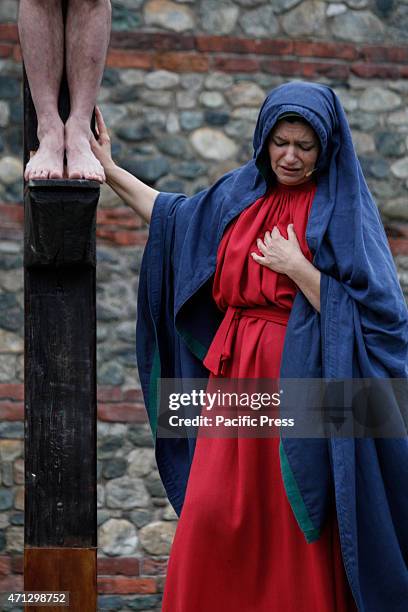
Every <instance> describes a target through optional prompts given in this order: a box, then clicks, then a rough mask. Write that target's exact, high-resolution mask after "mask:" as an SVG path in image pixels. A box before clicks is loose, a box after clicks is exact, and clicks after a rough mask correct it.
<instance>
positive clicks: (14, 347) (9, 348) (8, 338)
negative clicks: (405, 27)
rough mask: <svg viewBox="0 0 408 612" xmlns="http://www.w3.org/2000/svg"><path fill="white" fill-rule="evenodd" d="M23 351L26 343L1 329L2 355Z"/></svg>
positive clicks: (0, 347) (0, 346) (0, 343)
mask: <svg viewBox="0 0 408 612" xmlns="http://www.w3.org/2000/svg"><path fill="white" fill-rule="evenodd" d="M23 350H24V342H23V339H22V338H20V336H18V335H17V334H14V333H12V332H8V331H6V330H5V329H0V353H22V352H23ZM0 444H1V443H0ZM0 456H1V447H0Z"/></svg>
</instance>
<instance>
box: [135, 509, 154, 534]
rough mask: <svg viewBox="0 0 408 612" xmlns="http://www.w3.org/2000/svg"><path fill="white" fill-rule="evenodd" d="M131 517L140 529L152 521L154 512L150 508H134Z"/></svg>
mask: <svg viewBox="0 0 408 612" xmlns="http://www.w3.org/2000/svg"><path fill="white" fill-rule="evenodd" d="M129 518H130V520H131V521H132V523H134V524H135V525H136V527H137V528H138V529H140V528H141V527H144V526H145V525H148V524H149V523H150V522H151V521H152V513H151V512H150V511H149V510H132V512H130V514H129Z"/></svg>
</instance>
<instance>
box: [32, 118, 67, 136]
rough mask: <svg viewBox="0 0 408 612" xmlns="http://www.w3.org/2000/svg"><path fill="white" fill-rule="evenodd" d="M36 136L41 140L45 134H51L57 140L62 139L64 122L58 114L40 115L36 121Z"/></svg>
mask: <svg viewBox="0 0 408 612" xmlns="http://www.w3.org/2000/svg"><path fill="white" fill-rule="evenodd" d="M37 136H38V139H39V140H40V141H41V140H42V139H43V138H45V137H46V136H53V137H54V138H57V139H59V140H62V141H63V140H64V124H63V122H62V120H61V118H60V117H59V115H57V116H55V115H52V116H48V117H42V119H41V121H39V122H38V127H37Z"/></svg>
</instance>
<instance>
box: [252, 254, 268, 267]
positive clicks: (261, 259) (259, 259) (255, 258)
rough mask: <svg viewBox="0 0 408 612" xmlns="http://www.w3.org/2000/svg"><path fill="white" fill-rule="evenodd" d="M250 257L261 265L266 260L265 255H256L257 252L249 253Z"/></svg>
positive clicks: (264, 263)
mask: <svg viewBox="0 0 408 612" xmlns="http://www.w3.org/2000/svg"><path fill="white" fill-rule="evenodd" d="M251 257H252V259H253V260H254V261H256V262H257V263H260V264H262V265H263V266H265V265H266V260H265V257H261V256H260V255H258V254H257V253H251Z"/></svg>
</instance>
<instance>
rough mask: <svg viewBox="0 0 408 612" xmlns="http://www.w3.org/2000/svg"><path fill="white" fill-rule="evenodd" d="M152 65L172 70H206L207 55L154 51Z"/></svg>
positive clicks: (207, 66) (207, 64) (207, 65)
mask: <svg viewBox="0 0 408 612" xmlns="http://www.w3.org/2000/svg"><path fill="white" fill-rule="evenodd" d="M153 67H154V68H156V69H163V70H171V71H173V72H208V69H209V61H208V57H207V56H205V55H202V54H199V53H188V52H187V53H183V52H181V51H180V52H177V51H175V52H169V53H156V54H155V56H154V59H153Z"/></svg>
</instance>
